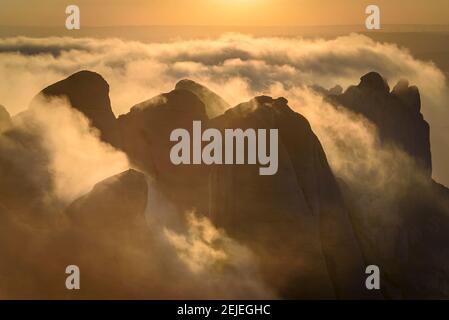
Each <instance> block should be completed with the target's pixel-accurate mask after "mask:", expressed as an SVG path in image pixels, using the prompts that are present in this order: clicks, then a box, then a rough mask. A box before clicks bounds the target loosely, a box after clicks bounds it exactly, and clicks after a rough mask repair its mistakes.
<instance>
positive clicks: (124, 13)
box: [0, 0, 449, 26]
mask: <svg viewBox="0 0 449 320" xmlns="http://www.w3.org/2000/svg"><path fill="white" fill-rule="evenodd" d="M69 4H77V5H78V6H79V7H80V9H81V19H82V25H84V26H127V25H139V26H142V25H222V26H224V25H242V26H300V25H354V24H362V23H363V22H364V19H365V13H364V11H365V8H366V6H367V5H369V4H377V5H379V6H380V9H381V18H382V23H384V24H448V16H449V1H448V0H428V1H423V0H393V1H392V0H377V1H371V0H370V1H365V0H321V1H316V0H77V1H75V0H73V1H69V0H39V1H38V0H31V1H30V0H2V1H1V2H0V26H58V25H61V24H62V23H64V21H65V17H66V15H65V7H66V6H67V5H69Z"/></svg>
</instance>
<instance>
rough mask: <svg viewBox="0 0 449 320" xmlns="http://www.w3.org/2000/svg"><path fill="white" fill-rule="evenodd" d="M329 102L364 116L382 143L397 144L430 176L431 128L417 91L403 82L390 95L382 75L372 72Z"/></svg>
mask: <svg viewBox="0 0 449 320" xmlns="http://www.w3.org/2000/svg"><path fill="white" fill-rule="evenodd" d="M329 99H330V100H331V101H334V102H336V103H338V104H340V105H342V106H344V107H346V108H348V109H349V110H351V111H353V112H356V113H360V114H362V115H364V116H365V117H366V118H368V119H369V120H370V121H372V122H373V123H374V124H375V125H376V126H377V128H378V130H379V134H380V138H381V139H382V141H384V142H387V143H394V144H396V145H398V146H399V147H400V148H402V149H403V150H404V151H406V152H407V153H408V154H409V155H411V156H412V157H413V158H414V159H415V160H416V162H417V163H418V165H419V166H420V167H421V168H423V169H424V170H425V171H426V173H427V174H428V175H429V176H430V175H431V172H432V159H431V152H430V129H429V124H428V123H427V122H426V121H425V120H424V118H423V115H422V114H421V99H420V95H419V90H418V88H416V87H415V86H409V85H408V82H407V81H405V80H401V81H399V83H398V84H397V85H396V86H395V87H394V89H393V90H392V91H391V92H390V88H389V86H388V84H387V82H386V81H385V80H384V79H383V78H382V76H381V75H379V74H378V73H375V72H371V73H368V74H366V75H364V76H363V77H362V78H361V81H360V83H359V85H357V86H352V87H349V88H348V89H347V90H346V91H345V92H344V93H343V94H340V95H332V96H329Z"/></svg>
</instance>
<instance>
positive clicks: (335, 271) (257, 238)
mask: <svg viewBox="0 0 449 320" xmlns="http://www.w3.org/2000/svg"><path fill="white" fill-rule="evenodd" d="M210 126H211V127H216V128H222V129H223V128H242V129H247V128H258V129H264V128H265V129H270V128H273V129H275V128H278V129H279V170H278V173H277V174H276V175H272V176H260V175H259V172H258V167H257V166H249V165H239V166H217V167H215V168H214V169H213V172H212V174H211V178H210V186H211V190H210V192H211V195H210V197H211V200H210V203H211V208H210V215H211V217H212V220H213V221H214V222H215V223H216V224H217V225H218V226H220V227H223V228H224V229H225V230H227V231H228V232H229V233H230V234H231V235H232V236H234V237H236V238H237V239H240V240H241V241H243V243H247V244H250V245H251V247H252V248H253V250H255V251H256V252H258V254H259V255H260V256H262V257H263V264H264V266H263V268H264V271H265V273H266V277H267V279H268V281H270V282H271V285H273V286H274V287H277V288H278V289H279V291H280V292H281V295H282V296H284V297H294V298H330V297H335V296H337V297H340V298H349V297H351V298H360V297H363V296H364V292H365V291H366V290H364V288H362V286H363V284H364V281H363V280H362V275H364V265H363V259H362V256H361V253H360V250H359V247H358V244H357V241H356V239H355V236H354V233H353V229H352V226H351V223H350V221H349V217H348V214H347V211H346V209H345V205H344V203H343V201H342V197H341V195H340V191H339V188H338V186H337V184H336V181H335V178H334V176H333V174H332V172H331V170H330V168H329V165H328V163H327V160H326V155H325V154H324V151H323V149H322V147H321V144H320V142H319V141H318V139H317V137H316V136H315V134H314V133H313V132H312V130H311V128H310V125H309V123H308V121H307V120H306V119H305V118H304V117H302V116H301V115H300V114H298V113H295V112H294V111H292V110H291V109H290V108H289V106H288V105H287V100H286V99H284V98H279V99H272V98H270V97H257V98H255V99H253V100H251V101H249V102H246V103H242V104H240V105H238V106H236V107H234V108H232V109H230V110H228V111H227V112H226V113H225V114H224V115H222V116H220V117H218V118H215V119H213V120H212V121H211V123H210ZM279 270H282V274H283V275H282V276H279V275H278V276H276V275H277V274H279Z"/></svg>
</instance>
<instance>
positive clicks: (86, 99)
mask: <svg viewBox="0 0 449 320" xmlns="http://www.w3.org/2000/svg"><path fill="white" fill-rule="evenodd" d="M38 96H40V97H42V96H43V97H45V98H52V97H66V98H67V99H68V101H69V103H70V104H71V106H72V107H73V108H75V109H76V110H78V111H80V112H82V113H83V114H84V115H85V116H86V117H87V118H88V119H89V120H90V121H91V122H92V125H93V126H94V127H96V128H97V129H99V130H100V133H101V138H102V139H103V140H104V141H105V142H108V143H110V144H112V145H114V146H120V140H119V133H118V129H117V123H116V118H115V116H114V113H113V112H112V108H111V101H110V100H109V85H108V83H107V82H106V81H105V80H104V79H103V77H102V76H101V75H99V74H97V73H95V72H91V71H80V72H77V73H75V74H73V75H71V76H70V77H68V78H66V79H64V80H61V81H59V82H56V83H55V84H52V85H50V86H48V87H47V88H45V89H44V90H42V91H41V92H40V93H39V94H38ZM35 99H36V98H35ZM35 99H34V100H33V101H32V102H31V106H33V104H34V103H35Z"/></svg>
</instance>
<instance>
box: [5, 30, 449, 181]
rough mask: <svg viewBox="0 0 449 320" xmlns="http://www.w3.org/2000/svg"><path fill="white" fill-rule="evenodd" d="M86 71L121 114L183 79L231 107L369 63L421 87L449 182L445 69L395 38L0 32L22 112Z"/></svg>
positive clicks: (348, 73)
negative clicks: (103, 85) (166, 38)
mask: <svg viewBox="0 0 449 320" xmlns="http://www.w3.org/2000/svg"><path fill="white" fill-rule="evenodd" d="M81 69H89V70H93V71H96V72H98V73H100V74H102V75H103V76H104V77H105V79H106V80H107V81H108V83H109V84H110V89H111V92H110V95H111V101H112V107H113V110H114V112H115V114H116V115H119V114H122V113H126V112H127V111H128V110H129V108H130V107H131V106H133V105H135V104H136V103H138V102H141V101H143V100H146V99H148V98H150V97H152V96H155V95H157V94H159V93H160V92H167V91H170V90H171V89H173V87H174V84H175V83H176V82H177V81H178V80H180V79H183V78H190V79H192V80H195V81H198V82H200V83H203V84H205V85H207V86H208V87H209V88H210V89H212V90H214V91H216V92H217V93H219V94H220V95H221V96H222V97H223V98H225V100H227V101H228V102H229V103H231V105H235V104H237V103H240V102H241V101H244V100H248V99H249V98H251V97H252V96H254V95H258V94H262V93H267V92H269V90H270V89H269V88H271V87H272V86H274V85H282V86H283V87H284V88H285V89H286V91H287V92H288V91H290V90H294V89H295V88H298V87H301V86H303V85H313V84H319V85H321V86H323V87H332V86H334V85H336V84H339V85H341V86H343V87H347V86H349V85H351V84H357V83H358V81H359V78H360V76H361V75H363V74H365V73H367V72H369V71H377V72H379V73H381V74H382V75H383V76H384V77H386V78H387V79H388V81H389V83H390V85H391V86H392V85H394V84H395V83H396V81H398V80H399V79H401V78H406V79H408V80H409V81H410V83H411V84H414V85H417V86H418V87H419V88H420V90H421V94H422V100H423V107H422V111H423V113H424V116H425V118H426V120H427V121H429V123H430V125H431V135H432V136H431V139H432V152H433V162H434V171H435V173H434V176H435V178H436V179H437V180H439V181H441V182H444V183H446V184H449V173H447V172H445V171H446V170H445V164H446V163H447V162H448V161H449V154H448V153H447V151H446V150H449V141H448V138H447V137H446V135H445V129H446V128H447V123H446V122H445V121H446V119H448V118H449V111H448V110H449V108H448V106H449V98H448V95H449V93H448V92H449V90H447V85H446V79H445V77H444V74H443V73H442V72H441V71H440V70H439V69H438V68H437V67H436V66H435V65H434V64H432V63H430V62H422V61H419V60H417V59H414V58H413V56H412V55H411V54H410V53H409V52H408V51H407V50H405V49H402V48H398V47H397V46H395V45H392V44H381V43H377V42H375V41H373V40H371V39H369V38H367V37H365V36H362V35H356V34H353V35H349V36H344V37H339V38H336V39H333V40H323V39H314V40H311V39H300V38H254V37H250V36H246V35H240V34H227V35H224V36H222V37H220V38H218V39H209V40H190V41H182V40H179V41H174V42H169V43H149V44H147V43H141V42H133V41H122V40H119V39H105V40H99V39H87V38H86V39H73V38H56V37H55V38H42V39H32V38H24V37H17V38H8V39H2V40H0V73H1V74H2V75H3V76H4V77H5V79H8V81H5V82H3V83H2V85H1V86H0V104H3V105H5V106H6V107H7V108H8V110H9V111H10V113H12V114H16V113H17V112H19V111H21V110H23V109H25V108H26V107H27V106H28V103H29V101H30V100H31V98H32V97H33V96H34V95H35V94H36V93H37V92H38V91H40V90H41V89H42V88H43V87H45V86H46V85H49V84H51V83H53V82H55V81H58V80H60V79H62V78H64V77H66V76H68V75H70V74H72V73H74V72H76V71H79V70H81ZM36 75H39V76H38V77H37V76H36Z"/></svg>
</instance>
